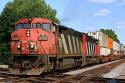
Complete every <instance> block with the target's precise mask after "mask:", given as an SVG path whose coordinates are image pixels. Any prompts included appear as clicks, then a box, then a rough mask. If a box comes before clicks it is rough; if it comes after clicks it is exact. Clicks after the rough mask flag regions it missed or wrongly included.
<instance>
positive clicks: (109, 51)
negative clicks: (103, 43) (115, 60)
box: [100, 47, 111, 56]
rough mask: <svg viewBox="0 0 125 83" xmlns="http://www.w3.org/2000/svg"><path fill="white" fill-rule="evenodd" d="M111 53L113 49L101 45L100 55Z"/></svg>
mask: <svg viewBox="0 0 125 83" xmlns="http://www.w3.org/2000/svg"><path fill="white" fill-rule="evenodd" d="M110 53H111V50H110V49H108V48H105V47H100V55H101V56H108V55H109V54H110Z"/></svg>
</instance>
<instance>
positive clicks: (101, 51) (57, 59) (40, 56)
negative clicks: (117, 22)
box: [9, 18, 124, 75]
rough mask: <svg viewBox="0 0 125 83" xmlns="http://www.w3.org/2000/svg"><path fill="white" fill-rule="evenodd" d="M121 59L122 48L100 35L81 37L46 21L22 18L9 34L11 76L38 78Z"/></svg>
mask: <svg viewBox="0 0 125 83" xmlns="http://www.w3.org/2000/svg"><path fill="white" fill-rule="evenodd" d="M123 55H124V47H123V45H122V44H119V43H117V42H115V41H113V40H112V38H109V37H108V36H107V35H105V34H104V33H102V32H101V31H96V32H89V33H83V32H79V31H76V30H74V29H72V28H69V27H66V26H63V25H59V24H56V23H54V22H53V21H51V20H49V19H46V18H24V19H20V20H19V21H17V22H16V23H15V31H13V32H12V33H11V56H12V58H11V59H10V64H9V69H10V72H11V73H12V74H15V75H40V74H41V73H43V72H48V71H53V70H62V69H66V68H72V67H76V66H77V67H78V66H85V65H88V64H97V63H101V62H107V61H111V60H116V59H119V58H120V57H121V56H123Z"/></svg>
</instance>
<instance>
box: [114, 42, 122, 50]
mask: <svg viewBox="0 0 125 83" xmlns="http://www.w3.org/2000/svg"><path fill="white" fill-rule="evenodd" d="M120 49H121V48H120V44H119V43H117V42H116V41H113V50H114V51H120Z"/></svg>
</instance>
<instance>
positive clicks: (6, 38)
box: [0, 0, 59, 63]
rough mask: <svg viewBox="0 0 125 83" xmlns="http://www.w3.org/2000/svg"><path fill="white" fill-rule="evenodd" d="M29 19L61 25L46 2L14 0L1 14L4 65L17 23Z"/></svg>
mask: <svg viewBox="0 0 125 83" xmlns="http://www.w3.org/2000/svg"><path fill="white" fill-rule="evenodd" d="M28 17H43V18H48V19H51V20H53V21H54V22H57V23H59V20H58V19H57V17H56V10H55V9H52V8H51V7H50V6H49V5H47V4H46V3H45V1H44V0H13V2H8V3H7V4H6V6H5V8H4V9H3V11H2V13H1V14H0V61H2V62H3V63H6V60H7V58H5V57H7V56H9V53H7V52H9V51H10V48H9V47H10V46H9V43H10V33H11V32H12V31H13V30H14V24H15V22H16V21H17V20H19V19H21V18H28ZM4 58H5V59H6V60H4ZM0 63H1V62H0Z"/></svg>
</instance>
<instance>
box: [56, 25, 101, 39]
mask: <svg viewBox="0 0 125 83" xmlns="http://www.w3.org/2000/svg"><path fill="white" fill-rule="evenodd" d="M58 26H59V28H63V29H66V30H71V31H75V32H78V33H80V34H85V35H86V36H87V38H89V39H92V40H93V41H99V40H98V39H95V38H94V37H92V36H88V34H87V33H84V32H79V31H77V30H74V29H72V28H69V27H67V26H65V25H58Z"/></svg>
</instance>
